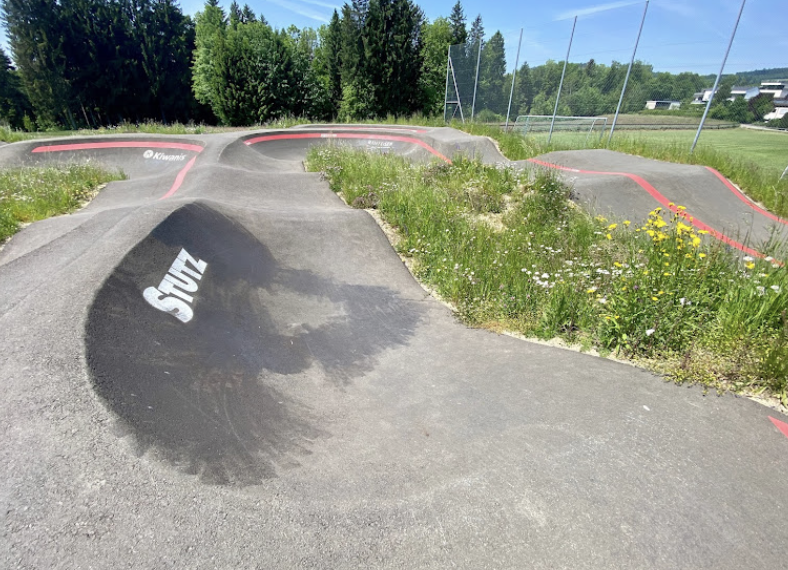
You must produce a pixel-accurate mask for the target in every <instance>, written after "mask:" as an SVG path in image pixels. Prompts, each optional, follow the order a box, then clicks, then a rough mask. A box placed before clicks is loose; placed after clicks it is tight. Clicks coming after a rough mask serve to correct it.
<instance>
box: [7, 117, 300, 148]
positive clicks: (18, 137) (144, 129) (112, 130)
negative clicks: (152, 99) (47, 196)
mask: <svg viewBox="0 0 788 570" xmlns="http://www.w3.org/2000/svg"><path fill="white" fill-rule="evenodd" d="M306 123H309V121H307V120H306V119H302V118H293V117H283V118H280V119H277V120H275V121H272V122H270V123H266V124H264V125H252V126H249V127H220V126H211V125H202V124H199V125H196V124H194V123H187V124H184V123H168V124H164V123H158V122H156V121H145V122H142V123H121V124H119V125H113V126H110V127H98V128H95V129H79V130H76V131H73V130H56V131H43V132H26V131H18V130H15V129H11V128H9V127H6V126H2V125H0V142H6V143H13V142H18V141H25V140H31V139H37V138H44V137H68V136H75V137H76V136H80V137H81V136H86V137H88V136H95V135H117V134H133V133H151V134H159V135H202V134H210V133H223V132H227V131H237V130H250V129H286V128H288V127H293V126H295V125H303V124H306Z"/></svg>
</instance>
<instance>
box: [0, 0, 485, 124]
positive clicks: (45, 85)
mask: <svg viewBox="0 0 788 570" xmlns="http://www.w3.org/2000/svg"><path fill="white" fill-rule="evenodd" d="M0 8H1V9H2V17H3V21H4V24H5V26H6V29H7V32H8V38H9V43H10V46H11V51H12V54H11V55H12V58H13V61H14V62H15V64H16V68H14V67H13V66H12V65H11V61H10V60H9V58H7V57H6V56H5V54H0V55H1V56H2V57H0V102H2V110H1V111H0V121H2V122H3V123H6V124H10V125H12V126H14V127H21V126H24V127H26V128H41V129H45V128H52V127H56V126H65V127H71V128H73V127H78V126H96V125H107V124H115V123H118V122H121V121H141V120H146V119H153V120H159V121H164V122H171V121H175V120H179V121H188V120H194V121H206V122H210V121H212V120H214V121H219V122H221V123H224V124H229V125H248V124H254V123H258V122H265V121H268V120H271V119H273V118H276V117H279V116H282V115H293V116H306V117H309V118H313V119H330V118H333V117H340V118H343V119H364V118H372V117H380V116H386V115H390V114H391V115H409V114H412V113H414V112H424V113H427V114H432V113H437V112H440V111H441V110H442V105H443V96H444V85H445V69H446V68H445V65H446V55H445V54H446V50H447V49H448V46H449V45H450V44H451V43H452V42H454V41H457V40H459V39H463V38H464V37H465V35H466V32H465V20H464V15H463V14H462V7H461V5H460V3H459V2H457V4H456V5H455V8H454V12H453V16H452V17H453V20H452V21H451V22H450V21H449V20H448V19H446V18H438V19H437V20H436V21H434V22H428V21H426V20H425V18H424V15H423V12H422V11H421V9H420V8H419V7H418V6H417V5H416V4H415V3H414V2H413V1H412V0H352V2H350V3H348V4H345V5H344V6H343V7H342V9H341V11H340V12H337V11H335V12H334V15H333V17H332V19H331V22H330V23H329V24H328V25H326V26H322V27H321V28H320V29H318V30H313V29H310V28H305V29H303V30H299V29H298V28H295V27H292V26H291V27H290V28H288V29H280V30H277V29H274V28H272V27H271V26H270V25H269V24H268V22H267V21H266V20H265V18H264V17H263V16H262V15H260V16H258V15H256V14H255V13H254V12H253V11H252V10H251V8H250V7H249V6H248V5H247V6H244V7H243V8H241V7H239V5H238V4H237V3H235V2H233V3H232V4H231V5H230V7H229V9H228V10H227V11H225V9H224V8H222V7H221V6H220V5H219V2H218V0H207V2H206V4H205V6H204V9H203V10H202V11H201V12H199V13H198V14H197V15H196V17H195V19H194V21H193V20H192V19H191V18H190V17H189V16H186V15H184V14H183V13H182V11H181V9H180V7H179V5H178V3H177V1H176V0H0ZM479 21H481V20H480V19H479Z"/></svg>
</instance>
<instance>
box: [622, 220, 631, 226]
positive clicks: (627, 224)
mask: <svg viewBox="0 0 788 570" xmlns="http://www.w3.org/2000/svg"><path fill="white" fill-rule="evenodd" d="M631 223H632V222H630V221H629V220H624V225H625V226H626V227H629V224H631Z"/></svg>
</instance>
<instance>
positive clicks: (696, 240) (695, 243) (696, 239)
mask: <svg viewBox="0 0 788 570" xmlns="http://www.w3.org/2000/svg"><path fill="white" fill-rule="evenodd" d="M699 245H700V238H699V237H698V236H694V237H693V238H692V247H698V246H699Z"/></svg>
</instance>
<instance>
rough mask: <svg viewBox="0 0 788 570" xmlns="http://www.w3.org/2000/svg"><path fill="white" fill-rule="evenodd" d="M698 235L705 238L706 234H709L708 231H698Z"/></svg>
mask: <svg viewBox="0 0 788 570" xmlns="http://www.w3.org/2000/svg"><path fill="white" fill-rule="evenodd" d="M698 233H699V234H701V235H704V236H705V235H706V234H707V233H709V230H698Z"/></svg>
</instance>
